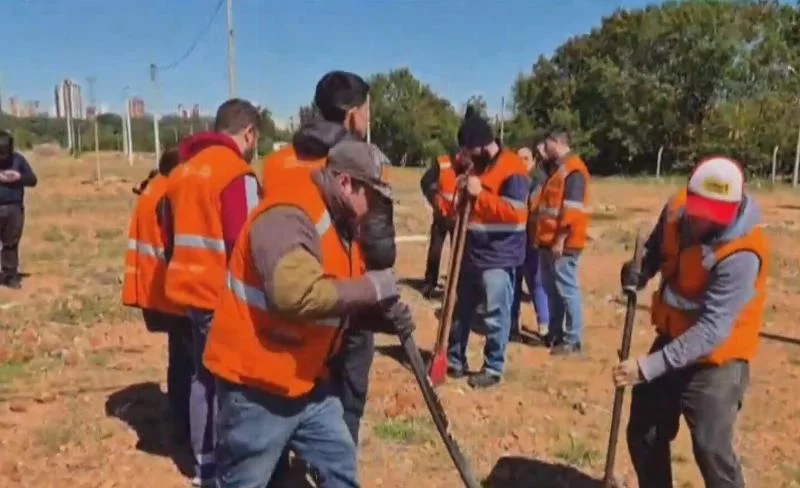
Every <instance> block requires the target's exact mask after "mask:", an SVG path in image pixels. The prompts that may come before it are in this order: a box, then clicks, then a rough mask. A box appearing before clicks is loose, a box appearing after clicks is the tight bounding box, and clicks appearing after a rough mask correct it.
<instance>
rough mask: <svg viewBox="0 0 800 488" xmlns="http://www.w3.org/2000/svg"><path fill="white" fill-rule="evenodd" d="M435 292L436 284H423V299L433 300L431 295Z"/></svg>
mask: <svg viewBox="0 0 800 488" xmlns="http://www.w3.org/2000/svg"><path fill="white" fill-rule="evenodd" d="M435 291H436V283H425V286H423V287H422V290H421V293H422V296H423V298H425V299H426V300H430V299H431V298H433V293H434V292H435Z"/></svg>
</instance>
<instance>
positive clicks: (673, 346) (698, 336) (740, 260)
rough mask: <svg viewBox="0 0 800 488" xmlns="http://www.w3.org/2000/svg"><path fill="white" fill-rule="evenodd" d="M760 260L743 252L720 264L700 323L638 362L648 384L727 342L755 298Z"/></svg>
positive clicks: (711, 283)
mask: <svg viewBox="0 0 800 488" xmlns="http://www.w3.org/2000/svg"><path fill="white" fill-rule="evenodd" d="M760 267H761V261H760V260H759V258H758V256H757V255H756V254H755V253H752V252H750V251H741V252H738V253H736V254H733V255H731V256H728V257H727V258H725V259H724V260H723V261H720V262H719V263H718V264H717V266H716V267H715V268H714V269H713V270H712V271H711V275H710V276H709V283H710V286H709V287H708V290H707V291H706V294H705V296H704V297H703V298H702V299H701V303H702V304H703V307H702V309H701V310H700V314H699V317H698V319H697V322H696V323H695V324H694V325H693V326H692V327H690V328H689V330H687V331H686V332H684V333H683V334H682V335H680V336H679V337H677V338H675V339H673V340H672V342H670V343H669V344H667V345H666V346H664V348H663V349H661V350H659V351H656V352H654V353H652V354H650V355H649V356H645V357H643V358H641V359H640V360H639V370H640V371H641V372H642V376H643V377H644V379H645V380H647V381H652V380H654V379H656V378H658V377H659V376H661V375H663V374H664V373H666V372H668V371H671V370H675V369H680V368H683V367H685V366H688V365H689V364H692V363H693V362H694V361H696V360H697V359H699V358H701V357H703V356H706V355H708V354H710V353H711V352H712V351H714V349H716V348H717V347H719V346H720V345H721V344H722V343H723V342H724V341H725V339H727V338H728V337H729V336H730V334H731V331H732V330H733V323H734V321H735V320H736V317H738V315H739V312H740V311H741V310H742V308H743V307H744V306H745V304H746V303H747V302H749V301H750V299H751V298H753V296H754V295H755V283H756V278H757V277H758V271H759V268H760Z"/></svg>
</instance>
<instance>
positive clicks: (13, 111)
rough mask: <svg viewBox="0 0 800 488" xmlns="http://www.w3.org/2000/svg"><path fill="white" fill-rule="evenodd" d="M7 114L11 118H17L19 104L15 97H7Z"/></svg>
mask: <svg viewBox="0 0 800 488" xmlns="http://www.w3.org/2000/svg"><path fill="white" fill-rule="evenodd" d="M8 113H9V115H11V116H12V117H19V102H18V101H17V97H8Z"/></svg>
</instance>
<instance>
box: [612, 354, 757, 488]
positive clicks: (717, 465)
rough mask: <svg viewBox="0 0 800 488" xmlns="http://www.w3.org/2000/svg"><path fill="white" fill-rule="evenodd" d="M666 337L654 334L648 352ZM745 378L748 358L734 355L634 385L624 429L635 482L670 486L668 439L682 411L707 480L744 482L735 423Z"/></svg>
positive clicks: (733, 485) (723, 485)
mask: <svg viewBox="0 0 800 488" xmlns="http://www.w3.org/2000/svg"><path fill="white" fill-rule="evenodd" d="M667 342H669V340H668V339H664V338H659V339H656V342H655V343H654V344H653V347H652V348H651V352H654V351H657V350H660V349H661V348H662V347H663V346H664V345H665V344H666V343H667ZM749 378H750V366H749V364H748V363H746V362H744V361H736V360H734V361H728V362H726V363H725V364H723V365H721V366H711V365H704V364H697V365H693V366H689V367H686V368H684V369H681V370H677V371H671V372H669V373H667V374H665V375H664V376H662V377H660V378H656V379H655V380H653V381H651V382H650V383H642V384H639V385H636V386H634V387H633V397H632V399H631V414H630V420H629V421H628V431H627V434H628V450H629V452H630V456H631V461H632V462H633V466H634V469H635V470H636V475H637V477H638V479H639V486H642V487H647V488H672V466H671V460H670V455H671V453H670V442H671V441H672V440H673V439H674V438H675V436H676V435H677V434H678V428H679V425H680V424H679V420H680V416H681V415H683V416H684V418H685V419H686V424H687V425H688V426H689V432H690V433H691V437H692V450H693V451H694V458H695V461H696V462H697V467H698V468H700V473H701V475H702V476H703V481H704V482H705V486H707V487H708V488H744V486H745V484H744V477H743V476H742V467H741V465H740V463H739V460H738V459H737V458H736V454H735V453H734V451H733V429H734V424H735V423H736V417H737V416H738V413H739V409H740V408H741V406H742V400H743V398H744V392H745V390H746V389H747V384H748V382H749Z"/></svg>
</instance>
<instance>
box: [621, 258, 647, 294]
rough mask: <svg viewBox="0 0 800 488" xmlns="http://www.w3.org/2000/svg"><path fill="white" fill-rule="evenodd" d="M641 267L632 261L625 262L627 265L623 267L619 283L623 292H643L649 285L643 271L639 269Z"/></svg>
mask: <svg viewBox="0 0 800 488" xmlns="http://www.w3.org/2000/svg"><path fill="white" fill-rule="evenodd" d="M639 268H640V266H638V265H637V263H635V262H634V261H633V260H632V259H631V260H629V261H625V264H623V265H622V269H621V270H620V273H619V275H620V276H619V281H620V284H621V285H622V290H623V291H632V292H636V291H637V290H641V289H642V288H644V286H645V285H646V284H647V280H645V279H644V276H643V275H642V272H641V270H640V269H639Z"/></svg>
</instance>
